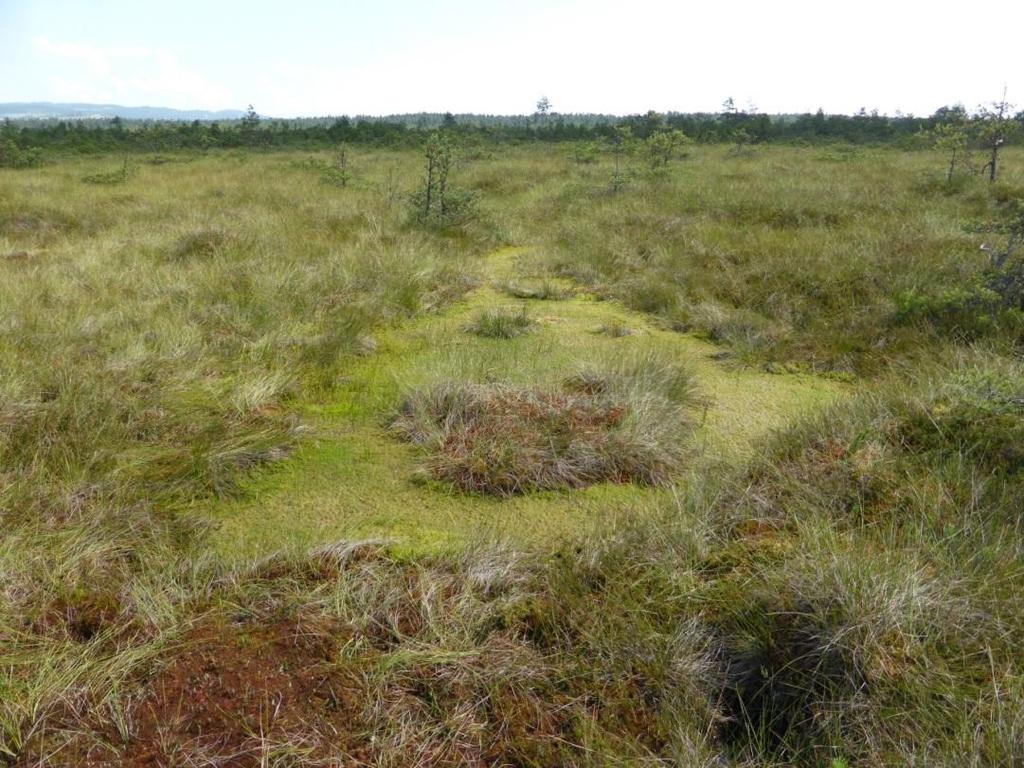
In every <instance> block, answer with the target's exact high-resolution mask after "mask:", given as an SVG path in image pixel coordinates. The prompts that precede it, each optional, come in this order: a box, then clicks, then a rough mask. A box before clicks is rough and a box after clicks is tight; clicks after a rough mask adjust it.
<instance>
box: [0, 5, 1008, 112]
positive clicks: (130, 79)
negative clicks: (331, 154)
mask: <svg viewBox="0 0 1024 768" xmlns="http://www.w3.org/2000/svg"><path fill="white" fill-rule="evenodd" d="M975 8H976V9H977V11H976V12H973V11H972V7H971V6H968V5H965V4H964V3H963V2H949V1H948V0H930V1H929V0H885V1H884V2H883V1H882V0H862V1H861V2H840V1H839V0H816V1H815V2H810V1H805V0H759V1H758V2H751V1H750V0H729V1H728V2H724V1H722V0H702V2H690V1H689V0H676V1H675V2H672V1H671V0H629V1H628V2H622V0H619V1H618V2H612V1H610V0H545V1H540V0H515V1H512V0H509V1H507V2H506V1H505V0H435V1H434V2H414V1H413V0H375V1H372V2H371V1H367V2H350V1H347V0H276V2H264V0H244V1H242V0H174V1H173V2H160V3H156V2H152V1H151V0H78V1H74V0H0V102H8V101H74V102H92V103H113V104H120V105H125V106H160V107H174V108H179V109H244V108H245V107H246V105H248V104H250V103H251V104H253V105H254V106H255V108H256V110H257V111H258V112H259V113H261V114H263V115H269V116H274V117H296V116H312V115H339V114H348V115H356V114H394V113H402V112H420V111H426V112H446V111H450V112H454V113H463V112H477V113H490V114H522V113H530V112H532V111H534V108H535V104H536V102H537V100H538V99H539V98H540V97H541V96H542V95H546V96H547V97H548V98H549V99H550V101H551V104H552V108H553V110H554V111H556V112H566V113H568V112H601V113H613V114H632V113H637V112H646V111H647V110H650V109H654V110H657V111H659V112H666V111H682V112H691V111H719V110H720V109H721V105H722V102H723V101H724V100H725V99H726V98H727V97H732V98H733V99H735V101H736V103H737V105H738V106H740V107H756V108H757V109H758V110H759V111H762V112H769V113H775V112H809V111H815V110H817V109H818V108H822V109H824V110H825V111H826V112H836V113H840V112H845V113H852V112H855V111H857V110H858V109H860V108H861V107H865V108H867V109H868V110H871V109H878V110H879V111H880V112H883V113H888V114H894V113H896V112H897V111H901V112H903V113H906V114H916V115H927V114H931V113H932V112H934V111H935V109H936V108H938V107H940V106H942V105H945V104H955V103H962V104H964V105H965V106H967V107H968V108H974V107H976V106H977V105H979V104H981V103H985V102H990V101H993V100H995V99H997V98H999V97H1000V96H1001V94H1002V90H1003V86H1004V85H1006V86H1007V87H1008V89H1009V94H1008V99H1009V101H1011V102H1015V103H1017V104H1020V105H1024V55H1022V50H1024V46H1022V44H1021V40H1022V38H1021V32H1022V30H1024V0H992V1H991V2H988V3H985V4H983V5H979V6H976V7H975Z"/></svg>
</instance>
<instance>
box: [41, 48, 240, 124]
mask: <svg viewBox="0 0 1024 768" xmlns="http://www.w3.org/2000/svg"><path fill="white" fill-rule="evenodd" d="M32 45H33V48H34V49H35V51H36V53H37V54H39V55H42V56H44V57H47V58H50V59H57V60H65V63H66V65H67V66H66V67H60V68H59V74H55V75H53V76H51V77H50V84H51V87H52V88H53V89H54V93H55V94H56V95H55V98H57V99H60V100H64V101H104V102H116V103H123V104H130V105H137V104H148V105H156V106H168V107H180V108H203V109H223V108H225V107H228V106H231V105H232V104H233V99H232V98H231V93H230V92H229V91H228V89H226V88H223V87H220V86H218V85H216V84H214V83H213V82H211V81H210V80H209V79H208V78H206V77H205V76H204V75H203V74H202V73H200V72H199V71H197V70H195V69H192V68H190V67H188V66H185V65H184V64H182V63H181V62H180V61H179V60H178V57H177V56H175V55H174V53H172V52H171V51H169V50H167V49H164V48H157V49H149V48H144V47H107V48H101V47H97V46H93V45H86V44H82V43H75V42H64V41H60V42H57V41H53V40H50V39H48V38H46V37H36V38H33V40H32ZM81 65H84V67H83V66H81Z"/></svg>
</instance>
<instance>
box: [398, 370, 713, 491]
mask: <svg viewBox="0 0 1024 768" xmlns="http://www.w3.org/2000/svg"><path fill="white" fill-rule="evenodd" d="M693 400H694V394H693V385H692V380H691V377H690V375H689V373H688V372H687V371H686V370H685V369H684V368H681V367H677V366H673V365H666V364H663V363H661V362H659V361H657V360H655V359H654V358H652V357H645V358H642V359H640V358H638V359H636V360H632V361H627V362H626V363H624V364H622V365H619V366H617V367H612V368H609V369H608V370H589V369H588V370H585V371H581V372H580V374H578V375H576V376H574V377H572V378H571V379H569V380H567V381H566V382H565V384H564V386H563V387H562V388H561V389H557V390H546V389H540V388H530V387H515V386H511V385H504V384H458V383H453V382H443V383H440V384H436V385H434V386H432V387H428V388H426V389H423V390H419V391H416V392H413V393H412V394H410V395H409V396H408V397H407V398H406V399H405V400H404V401H403V402H402V404H401V406H400V408H399V415H398V417H397V418H396V419H395V421H394V422H393V424H392V428H393V429H394V430H395V432H396V433H397V434H399V435H400V436H402V437H403V438H405V439H407V440H410V441H411V442H414V443H416V444H418V445H420V446H423V447H424V448H425V449H427V450H428V451H429V452H430V457H429V459H428V461H427V469H428V471H429V472H430V474H431V475H432V476H433V477H434V478H435V479H437V480H440V481H442V482H445V483H450V484H452V485H454V486H455V487H457V488H459V489H460V490H462V491H466V492H471V493H487V494H494V495H499V496H504V495H510V494H516V493H524V492H527V491H536V490H552V489H559V488H581V487H585V486H588V485H593V484H595V483H600V482H615V483H627V482H635V483H641V484H645V485H662V484H665V483H667V482H668V481H669V480H670V479H671V478H672V477H673V475H674V474H675V473H677V472H678V471H679V469H680V468H681V466H682V464H683V459H684V455H685V451H684V449H685V445H686V439H687V436H688V434H689V432H690V430H691V421H690V418H689V414H688V407H689V406H690V405H692V403H693Z"/></svg>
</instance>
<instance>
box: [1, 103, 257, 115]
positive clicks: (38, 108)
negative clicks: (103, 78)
mask: <svg viewBox="0 0 1024 768" xmlns="http://www.w3.org/2000/svg"><path fill="white" fill-rule="evenodd" d="M5 117H9V118H11V119H12V120H15V119H17V120H26V119H65V120H94V119H110V118H112V117H123V118H124V119H125V120H238V119H239V118H242V117H245V112H243V111H241V110H238V109H222V110H219V111H217V112H210V111H208V110H204V109H170V108H168V107H123V106H121V105H119V104H71V103H54V102H49V101H30V102H9V103H0V118H5Z"/></svg>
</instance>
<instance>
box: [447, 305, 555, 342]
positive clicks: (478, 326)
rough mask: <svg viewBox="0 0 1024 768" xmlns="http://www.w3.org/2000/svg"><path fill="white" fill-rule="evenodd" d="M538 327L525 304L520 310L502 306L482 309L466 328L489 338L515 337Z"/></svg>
mask: <svg viewBox="0 0 1024 768" xmlns="http://www.w3.org/2000/svg"><path fill="white" fill-rule="evenodd" d="M536 327H537V321H536V320H534V319H533V318H532V317H530V316H529V315H528V314H527V312H526V307H525V306H524V307H520V308H519V309H518V310H512V309H504V308H500V307H499V308H490V309H482V310H480V311H479V312H478V313H477V314H476V316H475V317H473V319H472V320H470V321H469V322H468V323H466V325H465V326H464V329H465V330H466V331H467V332H468V333H473V334H476V335H477V336H483V337H484V338H488V339H514V338H516V337H517V336H522V335H523V334H525V333H529V332H530V331H532V330H534V328H536Z"/></svg>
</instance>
